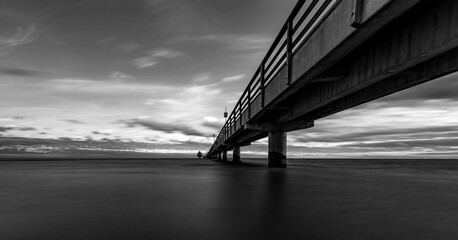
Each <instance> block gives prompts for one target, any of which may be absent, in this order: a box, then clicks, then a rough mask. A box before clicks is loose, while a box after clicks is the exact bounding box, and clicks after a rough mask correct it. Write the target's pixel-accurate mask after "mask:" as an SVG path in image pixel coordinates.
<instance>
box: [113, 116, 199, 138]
mask: <svg viewBox="0 0 458 240" xmlns="http://www.w3.org/2000/svg"><path fill="white" fill-rule="evenodd" d="M120 122H121V123H124V124H126V125H127V126H128V127H136V126H142V127H145V128H147V129H150V130H153V131H161V132H165V133H174V132H180V133H183V134H185V135H195V136H202V135H203V134H202V133H201V132H200V131H197V130H195V129H194V128H192V127H188V126H186V125H184V124H174V123H163V122H157V121H153V120H145V119H130V120H121V121H120Z"/></svg>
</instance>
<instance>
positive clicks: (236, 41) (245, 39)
mask: <svg viewBox="0 0 458 240" xmlns="http://www.w3.org/2000/svg"><path fill="white" fill-rule="evenodd" d="M178 41H194V42H216V43H220V44H222V45H224V46H225V49H226V50H231V51H247V50H265V49H267V48H268V47H269V46H270V44H271V43H272V41H273V38H272V37H268V36H264V35H257V34H214V35H206V36H200V37H188V38H183V39H179V40H178Z"/></svg>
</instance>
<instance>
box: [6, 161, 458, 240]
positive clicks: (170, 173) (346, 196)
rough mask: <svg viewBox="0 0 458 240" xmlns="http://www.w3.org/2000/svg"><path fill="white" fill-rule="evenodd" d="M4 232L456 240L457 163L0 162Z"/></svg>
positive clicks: (14, 235) (16, 235)
mask: <svg viewBox="0 0 458 240" xmlns="http://www.w3.org/2000/svg"><path fill="white" fill-rule="evenodd" d="M0 239H1V240H10V239H11V240H14V239H17V240H22V239H53V240H54V239H56V240H57V239H59V240H61V239H64V240H65V239H339V240H340V239H352V240H354V239H365V240H366V239H416V240H418V239H458V161H457V160H455V161H454V160H433V161H432V160H416V161H415V160H402V161H395V160H305V161H304V160H291V161H290V166H289V167H288V168H287V169H268V168H267V167H266V163H265V162H264V161H259V160H250V161H245V164H243V165H232V164H223V163H220V162H216V161H211V160H184V159H182V160H149V161H148V160H99V161H95V160H93V161H88V160H85V161H39V162H36V161H35V162H34V161H15V162H11V161H3V162H0Z"/></svg>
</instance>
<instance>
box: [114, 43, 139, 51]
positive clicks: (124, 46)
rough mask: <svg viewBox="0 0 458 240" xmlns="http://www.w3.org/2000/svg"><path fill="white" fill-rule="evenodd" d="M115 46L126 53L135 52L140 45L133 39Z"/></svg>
mask: <svg viewBox="0 0 458 240" xmlns="http://www.w3.org/2000/svg"><path fill="white" fill-rule="evenodd" d="M117 47H118V48H119V49H120V50H121V51H123V52H126V53H130V52H135V51H137V50H139V49H141V45H140V44H138V43H136V42H134V41H128V42H124V43H121V44H119V45H118V46H117Z"/></svg>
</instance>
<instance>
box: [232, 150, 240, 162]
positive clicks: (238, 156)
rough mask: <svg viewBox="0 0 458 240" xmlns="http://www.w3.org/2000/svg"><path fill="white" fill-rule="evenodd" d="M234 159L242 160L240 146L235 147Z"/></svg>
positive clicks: (234, 160)
mask: <svg viewBox="0 0 458 240" xmlns="http://www.w3.org/2000/svg"><path fill="white" fill-rule="evenodd" d="M232 161H233V162H240V147H234V149H233V151H232Z"/></svg>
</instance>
